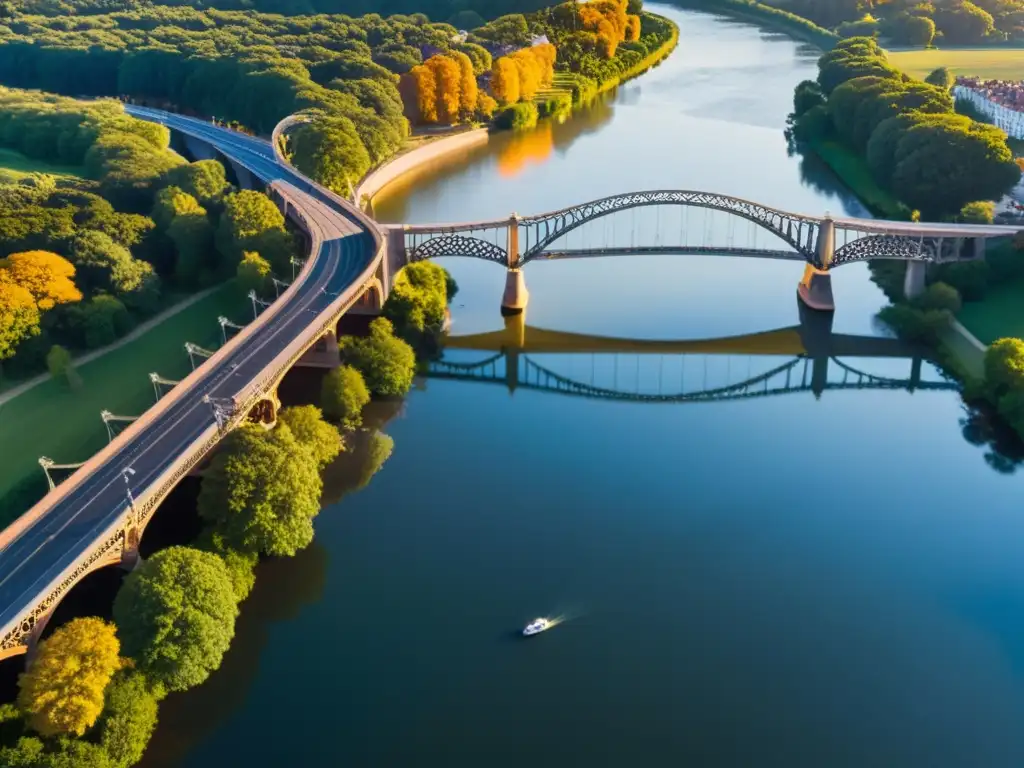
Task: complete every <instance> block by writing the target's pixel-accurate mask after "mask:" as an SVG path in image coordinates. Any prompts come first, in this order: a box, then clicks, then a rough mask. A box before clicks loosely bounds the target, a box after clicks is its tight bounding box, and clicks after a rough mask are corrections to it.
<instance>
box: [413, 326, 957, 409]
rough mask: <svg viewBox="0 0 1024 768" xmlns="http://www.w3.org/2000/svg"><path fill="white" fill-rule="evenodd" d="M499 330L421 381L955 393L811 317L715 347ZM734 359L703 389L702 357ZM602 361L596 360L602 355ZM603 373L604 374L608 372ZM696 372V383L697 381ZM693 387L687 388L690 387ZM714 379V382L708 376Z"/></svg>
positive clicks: (683, 392)
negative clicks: (566, 365) (875, 362)
mask: <svg viewBox="0 0 1024 768" xmlns="http://www.w3.org/2000/svg"><path fill="white" fill-rule="evenodd" d="M505 322H506V327H505V329H504V330H501V331H494V332H491V333H482V334H476V335H470V336H456V337H451V338H449V339H448V341H447V344H446V346H447V348H448V349H465V350H478V351H483V352H493V354H491V355H489V356H488V357H486V358H484V359H482V360H476V361H465V362H463V361H451V360H440V361H436V362H433V363H431V364H430V366H429V368H428V371H427V376H428V377H429V378H432V379H450V380H457V381H476V382H483V383H493V384H503V385H504V386H506V387H508V389H509V391H510V392H513V391H515V390H517V389H528V390H536V391H542V392H555V393H561V394H567V395H575V396H577V397H590V398H596V399H602V400H617V401H632V402H651V403H680V402H715V401H725V400H742V399H749V398H754V397H766V396H770V395H781V394H787V393H797V392H813V393H814V394H815V395H817V396H820V395H821V394H822V393H823V392H824V391H825V390H844V389H859V390H866V389H870V390H896V389H902V390H907V391H910V392H913V391H915V390H956V389H958V385H957V384H956V383H955V382H952V381H949V380H946V379H942V378H936V379H932V380H928V379H924V378H922V375H921V371H922V362H923V358H922V353H921V350H919V349H916V348H912V347H908V346H907V345H906V344H905V343H903V342H900V341H899V340H896V339H886V338H877V337H870V336H850V335H844V334H833V333H831V331H830V329H829V327H828V325H827V324H826V323H822V322H820V321H819V320H818V319H817V318H814V317H808V318H805V319H804V322H803V323H802V324H801V325H799V326H794V327H792V328H782V329H778V330H775V331H767V332H765V333H755V334H749V335H746V336H734V337H728V338H721V339H701V340H693V341H645V340H638V339H619V338H611V337H606V336H590V335H585V334H575V333H565V332H561V331H549V330H545V329H543V328H532V327H530V326H527V325H526V324H525V321H524V319H523V316H522V315H518V316H513V317H509V318H506V321H505ZM531 354H533V355H542V354H564V355H588V354H589V355H591V356H592V358H591V365H590V368H589V375H587V373H588V372H587V371H585V372H584V374H583V375H580V374H578V373H576V372H574V373H572V374H565V373H560V372H558V371H556V370H554V369H553V368H552V367H549V366H547V365H542V364H541V363H539V362H538V361H537V360H536V359H534V358H533V357H531ZM715 355H727V356H740V357H744V358H746V359H747V362H748V365H747V366H746V369H745V370H736V368H740V369H742V368H744V366H736V367H734V366H731V365H730V366H727V371H726V375H725V380H724V381H714V380H712V381H711V382H709V379H708V366H707V361H708V357H709V356H715ZM599 356H600V357H599ZM606 356H612V357H613V359H612V361H611V363H612V370H611V379H612V381H611V382H602V381H598V375H597V372H598V370H597V369H598V367H599V361H604V362H608V357H606ZM622 356H630V357H631V358H632V357H635V358H636V362H635V370H636V375H635V376H634V377H633V379H632V384H630V383H628V382H629V376H628V375H626V374H625V369H627V368H630V369H631V368H633V367H634V366H630V365H628V363H629V362H632V360H630V361H627V364H625V365H622V366H621V369H622V370H623V374H622V375H621V376H620V365H619V363H620V360H621V357H622ZM641 356H659V357H660V359H659V361H658V362H659V365H658V367H657V370H651V369H650V366H648V369H649V370H648V371H647V372H648V373H649V374H650V376H649V377H648V382H647V383H646V385H644V384H642V383H641V375H640V357H641ZM669 356H671V357H672V358H674V359H678V360H681V365H680V366H679V373H678V375H677V374H676V373H675V371H674V370H673V371H672V372H666V370H665V365H664V362H665V358H666V357H669ZM697 356H704V367H703V372H701V371H700V370H698V371H697V372H696V373H697V374H698V375H697V376H696V377H694V375H693V374H694V371H693V370H692V366H691V370H690V378H691V382H690V385H688V384H687V381H686V379H687V373H686V360H687V358H688V357H697ZM768 356H770V357H776V356H777V357H790V359H789V360H786V361H785V362H782V363H780V364H778V365H775V366H772V367H769V368H767V369H764V370H759V371H752V370H751V369H752V365H751V361H752V359H753V358H756V357H768ZM851 357H852V358H875V359H878V358H889V359H903V360H906V361H907V363H908V366H907V374H906V375H905V376H900V375H895V376H893V375H880V374H877V373H870V372H867V371H864V370H861V369H860V368H858V367H857V366H854V365H851V364H850V363H849V362H848V360H844V359H843V358H846V359H848V358H851ZM606 367H607V366H606ZM701 373H702V374H703V375H701ZM695 378H696V379H698V380H697V381H694V379H695ZM712 379H714V377H713V376H712Z"/></svg>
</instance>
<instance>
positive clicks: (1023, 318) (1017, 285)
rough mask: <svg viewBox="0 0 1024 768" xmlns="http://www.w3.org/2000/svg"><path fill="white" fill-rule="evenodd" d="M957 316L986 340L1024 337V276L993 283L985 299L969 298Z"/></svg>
mask: <svg viewBox="0 0 1024 768" xmlns="http://www.w3.org/2000/svg"><path fill="white" fill-rule="evenodd" d="M957 319H958V320H959V321H960V322H961V323H963V326H964V327H965V328H966V329H967V330H969V331H970V332H971V333H973V334H974V335H975V337H977V339H978V341H980V342H982V343H983V344H991V343H992V342H993V341H995V340H996V339H1001V338H1003V337H1004V336H1012V337H1014V338H1018V339H1024V280H1016V281H1014V282H1011V283H1007V284H1005V285H999V286H993V287H992V288H990V289H989V291H988V293H987V294H985V300H984V301H971V302H966V303H965V304H964V306H963V309H961V310H960V314H958V315H957Z"/></svg>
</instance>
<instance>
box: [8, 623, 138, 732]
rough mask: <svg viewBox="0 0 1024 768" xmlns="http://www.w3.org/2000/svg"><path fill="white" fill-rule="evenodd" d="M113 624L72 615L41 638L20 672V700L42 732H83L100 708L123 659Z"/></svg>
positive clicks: (30, 720)
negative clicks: (107, 688)
mask: <svg viewBox="0 0 1024 768" xmlns="http://www.w3.org/2000/svg"><path fill="white" fill-rule="evenodd" d="M120 650H121V645H120V643H119V642H118V640H117V635H116V634H115V629H114V625H113V624H110V623H108V622H106V621H103V620H102V619H96V618H85V619H74V620H73V621H70V622H68V623H67V624H65V625H64V626H63V627H61V628H60V629H58V630H57V631H56V632H54V633H53V636H52V637H50V638H49V639H48V640H44V641H43V642H42V643H40V644H39V652H38V654H37V655H36V658H35V661H33V662H32V666H31V667H29V669H28V671H27V672H25V673H24V674H22V675H21V676H20V677H19V678H18V686H19V688H20V691H19V692H18V706H19V707H20V708H21V709H22V710H23V711H24V712H26V713H27V714H28V722H29V725H30V726H32V728H34V729H35V730H36V731H38V732H39V733H41V734H42V735H43V736H58V735H61V734H74V735H75V736H81V735H82V734H84V733H85V732H86V730H87V729H88V728H90V727H91V726H92V724H93V723H95V722H96V719H97V718H98V717H99V716H100V713H101V712H102V711H103V691H104V690H105V689H106V687H107V683H109V682H110V678H111V677H112V676H113V674H114V672H116V671H117V670H118V669H120V668H121V666H122V664H123V662H122V660H121V659H120V658H119V656H118V654H119V652H120Z"/></svg>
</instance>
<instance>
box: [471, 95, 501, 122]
mask: <svg viewBox="0 0 1024 768" xmlns="http://www.w3.org/2000/svg"><path fill="white" fill-rule="evenodd" d="M497 108H498V102H496V101H495V100H494V97H493V96H491V94H489V93H486V92H484V91H480V93H479V94H478V95H477V97H476V113H477V114H478V115H480V117H482V118H484V119H485V120H489V119H490V117H491V115H493V114H494V110H496V109H497Z"/></svg>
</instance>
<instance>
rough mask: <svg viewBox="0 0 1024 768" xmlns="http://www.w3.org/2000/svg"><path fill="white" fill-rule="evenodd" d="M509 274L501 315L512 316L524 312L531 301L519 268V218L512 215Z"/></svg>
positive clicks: (509, 232) (503, 295)
mask: <svg viewBox="0 0 1024 768" xmlns="http://www.w3.org/2000/svg"><path fill="white" fill-rule="evenodd" d="M507 253H508V273H507V274H506V275H505V292H504V293H503V294H502V296H501V313H502V314H503V315H512V314H516V313H519V312H522V311H523V310H524V309H526V305H527V304H528V303H529V301H530V292H529V291H527V290H526V278H525V277H524V276H523V273H522V271H521V270H520V268H519V216H517V215H516V214H514V213H513V214H512V217H511V218H510V219H509V221H508V250H507Z"/></svg>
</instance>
